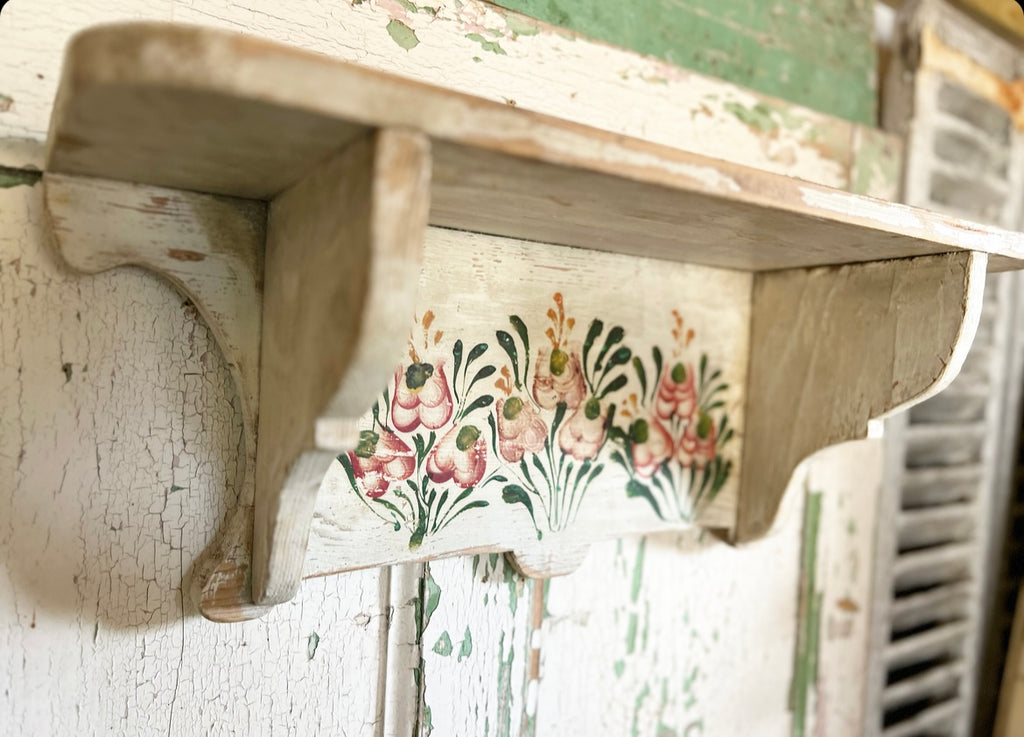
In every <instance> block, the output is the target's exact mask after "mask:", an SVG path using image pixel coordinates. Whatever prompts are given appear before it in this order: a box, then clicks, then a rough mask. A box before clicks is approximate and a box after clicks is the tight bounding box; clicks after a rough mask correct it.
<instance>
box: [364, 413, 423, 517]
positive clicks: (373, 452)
mask: <svg viewBox="0 0 1024 737" xmlns="http://www.w3.org/2000/svg"><path fill="white" fill-rule="evenodd" d="M349 462H350V463H351V464H352V473H353V475H354V476H355V479H356V485H357V486H358V487H359V489H360V491H362V492H363V493H364V494H366V496H368V497H370V498H371V499H379V498H380V497H382V496H384V494H385V493H386V492H387V490H388V489H389V488H390V487H391V484H393V483H395V482H397V481H405V480H406V479H407V478H409V477H410V476H412V472H413V471H415V470H416V462H415V460H414V458H413V452H412V448H410V447H409V446H408V445H406V444H405V443H403V442H402V440H401V439H400V438H399V437H398V436H397V435H395V434H394V433H393V432H390V431H389V430H387V429H383V428H382V429H381V431H380V432H374V431H373V430H363V431H362V432H361V433H359V445H358V446H356V449H355V451H354V452H353V453H351V454H350V456H349Z"/></svg>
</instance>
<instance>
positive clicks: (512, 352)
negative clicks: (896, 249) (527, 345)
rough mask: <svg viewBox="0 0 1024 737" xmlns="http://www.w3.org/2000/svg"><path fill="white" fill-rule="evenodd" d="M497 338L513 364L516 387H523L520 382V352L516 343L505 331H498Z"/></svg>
mask: <svg viewBox="0 0 1024 737" xmlns="http://www.w3.org/2000/svg"><path fill="white" fill-rule="evenodd" d="M495 336H496V337H497V338H498V345H500V346H501V347H502V350H504V351H505V353H507V354H508V360H509V361H511V362H512V374H513V375H514V376H515V379H516V386H517V387H518V386H522V384H521V383H520V381H519V350H518V349H517V348H516V342H515V341H514V340H512V336H511V335H509V334H508V333H506V332H505V331H504V330H499V331H497V332H496V333H495Z"/></svg>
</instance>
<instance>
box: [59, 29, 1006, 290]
mask: <svg viewBox="0 0 1024 737" xmlns="http://www.w3.org/2000/svg"><path fill="white" fill-rule="evenodd" d="M381 127H398V128H412V129H418V130H421V131H424V132H425V133H426V134H427V135H428V136H429V137H430V139H431V145H432V153H433V156H432V158H433V175H432V184H431V213H430V222H431V224H433V225H438V226H444V227H453V228H461V229H465V230H472V231H477V232H483V233H490V234H493V235H503V236H510V237H516V238H522V239H527V240H534V241H542V242H546V243H553V244H560V245H568V246H578V247H584V248H596V249H600V250H608V251H616V252H620V253H628V254H634V255H642V256H651V257H656V258H665V259H671V260H677V261H687V262H692V263H700V264H705V265H709V266H720V267H727V268H736V269H744V270H753V271H763V270H772V269H781V268H792V267H808V266H821V265H830V264H842V263H852V262H862V261H875V260H881V259H889V258H905V257H910V256H919V255H923V254H929V253H944V252H949V251H955V250H961V249H967V250H974V251H982V252H985V253H988V254H991V256H992V258H991V259H990V265H991V266H992V267H994V268H998V269H1012V268H1021V267H1024V234H1021V233H1011V232H1007V231H1003V230H1000V229H997V228H992V227H989V226H984V225H977V224H974V223H968V222H964V221H962V220H959V219H956V218H952V217H949V216H945V215H941V214H937V213H933V212H927V211H923V210H918V209H914V208H911V207H907V206H904V205H899V204H893V203H888V202H883V201H880V200H874V199H871V198H867V197H860V196H856V195H851V194H848V193H846V192H842V191H839V190H835V189H831V188H828V187H822V186H819V185H815V184H811V183H807V182H803V181H800V180H797V179H793V178H790V177H786V176H781V175H777V174H772V173H768V172H764V171H761V170H757V169H752V168H748V167H744V166H738V165H735V164H731V163H727V162H724V161H720V160H717V159H712V158H708V157H705V156H700V155H696V154H693V153H688V152H685V151H681V150H678V149H674V148H671V147H666V146H662V145H657V144H652V143H649V142H645V141H641V140H637V139H633V138H628V137H625V136H620V135H616V134H613V133H609V132H607V131H602V130H597V129H593V128H588V127H585V126H581V125H578V124H574V123H570V122H566V121H563V120H559V119H556V118H551V117H547V116H543V115H538V114H536V113H531V112H529V111H526V110H522V109H519V108H514V107H511V106H508V105H502V104H500V103H496V102H491V101H488V100H482V99H479V98H475V97H472V96H468V95H463V94H460V93H456V92H452V91H449V90H445V89H441V88H437V87H433V86H429V85H424V84H421V83H418V82H414V81H410V80H407V79H404V78H401V77H396V76H392V75H388V74H384V73H381V72H377V71H373V70H369V69H365V68H363V67H359V66H356V65H353V64H348V63H344V62H340V61H337V60H334V59H331V58H329V57H326V56H321V55H318V54H313V53H310V52H306V51H300V50H296V49H293V48H290V47H288V46H283V45H280V44H275V43H270V42H266V41H262V40H259V39H254V38H251V37H248V36H243V35H238V34H234V33H229V32H225V31H218V30H212V29H205V28H196V27H191V26H180V25H166V24H150V23H133V24H119V25H112V26H100V27H97V28H93V29H90V30H87V31H85V32H83V33H81V34H79V35H78V36H76V37H75V38H74V39H73V40H72V42H71V44H70V46H69V48H68V51H67V56H66V59H65V68H64V73H63V78H62V80H61V85H60V89H59V92H58V96H57V102H56V105H55V108H54V113H53V118H52V120H51V128H50V138H49V152H48V159H47V170H48V171H53V172H59V173H64V174H74V175H79V176H90V177H100V178H105V179H114V180H122V181H130V182H137V183H142V184H150V185H159V186H166V187H173V188H178V189H185V190H192V191H197V192H208V193H214V194H222V195H231V196H236V197H245V198H252V199H270V198H273V197H274V196H275V195H277V194H278V193H280V192H282V191H283V190H285V189H287V188H288V187H289V186H291V185H292V184H294V183H295V182H297V181H298V180H299V179H300V178H301V177H302V176H303V175H304V174H305V173H306V172H308V171H309V170H311V169H312V168H313V166H314V165H316V164H317V163H318V162H320V161H322V160H324V159H325V158H326V157H328V156H329V155H331V154H333V153H335V152H336V151H338V150H340V149H341V148H343V147H344V146H345V145H346V144H348V143H349V142H351V141H353V140H354V139H356V138H357V137H359V136H361V135H365V134H366V133H367V132H369V131H370V130H372V129H375V128H381Z"/></svg>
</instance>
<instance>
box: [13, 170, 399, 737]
mask: <svg viewBox="0 0 1024 737" xmlns="http://www.w3.org/2000/svg"><path fill="white" fill-rule="evenodd" d="M179 204H181V205H182V206H184V204H185V203H179ZM46 218H47V215H46V210H45V209H44V202H43V187H42V185H41V184H38V183H37V184H36V185H31V184H24V185H18V186H14V187H8V188H0V299H2V300H3V304H4V309H3V310H2V311H0V346H2V348H0V408H2V409H0V416H2V417H3V418H4V420H3V431H2V432H0V474H2V477H3V479H4V481H3V482H0V519H2V520H3V522H2V523H0V560H2V561H3V563H2V570H3V573H2V574H0V609H2V611H3V616H2V618H0V622H2V623H0V643H2V645H0V710H2V712H3V714H4V720H3V723H4V731H7V732H11V733H16V734H21V735H31V736H33V737H34V736H35V735H39V736H40V737H42V736H43V735H49V734H54V733H71V732H79V733H83V734H100V733H104V732H111V731H112V732H116V733H124V734H136V735H156V734H164V735H165V734H173V735H191V734H217V733H222V734H227V733H229V732H230V731H232V730H235V729H239V728H240V727H239V725H244V727H241V728H242V729H245V730H247V731H252V732H254V733H260V734H270V733H277V732H279V731H281V732H283V731H287V730H293V731H295V732H297V733H300V734H316V733H317V732H322V731H324V725H330V727H331V729H333V730H336V731H338V732H348V733H350V734H361V733H364V730H365V725H366V724H370V723H373V722H374V720H375V719H377V717H378V713H377V709H378V703H377V693H378V682H377V678H376V669H377V667H378V664H379V663H380V662H381V661H379V660H378V650H379V642H380V639H381V637H382V633H386V630H387V612H386V609H381V606H380V597H379V588H378V582H379V579H380V576H379V572H378V571H368V572H365V573H358V574H353V575H352V576H349V577H345V578H336V579H323V580H321V581H313V582H309V583H308V584H307V586H306V587H305V589H304V596H303V599H302V600H301V601H296V602H294V603H293V604H291V605H289V606H287V607H285V608H284V609H281V610H279V611H278V612H271V613H270V614H268V615H267V616H266V617H265V618H264V619H262V620H259V621H254V622H249V623H243V624H239V625H235V626H231V627H214V626H213V625H211V624H210V623H208V622H206V621H205V620H203V619H202V618H201V617H199V616H198V612H197V611H196V608H195V606H194V605H193V604H192V602H191V600H190V598H189V596H188V585H189V580H190V577H191V575H192V573H193V571H194V565H195V562H196V560H197V558H198V556H199V555H200V554H201V552H202V551H203V550H204V548H205V547H206V546H207V545H208V544H209V543H210V542H211V540H213V539H214V537H215V535H216V532H217V529H218V528H219V527H220V524H221V520H223V519H224V518H225V516H226V515H228V514H230V513H231V511H232V510H234V509H235V507H236V505H237V504H238V501H239V499H238V493H239V489H238V487H237V485H236V481H237V479H238V478H239V477H240V476H242V474H243V471H244V469H243V465H244V464H243V463H242V459H243V453H242V452H241V451H242V449H244V435H243V426H242V417H243V415H242V412H241V401H240V398H239V394H238V392H237V391H236V385H235V383H234V381H233V379H232V376H231V372H230V370H229V367H228V365H227V363H226V361H225V360H224V358H223V357H222V356H221V353H220V351H219V350H218V348H217V344H216V343H215V341H214V340H213V337H212V335H211V334H210V332H209V331H208V329H207V328H206V327H205V325H204V322H203V321H202V320H201V319H200V318H199V316H198V314H197V310H196V307H195V306H194V305H192V304H191V303H189V302H187V301H186V300H185V299H183V297H182V296H181V294H179V293H178V292H177V291H176V290H175V289H173V288H172V287H171V286H170V285H169V284H167V283H166V282H164V281H163V280H161V279H158V278H155V277H153V276H151V275H148V274H146V273H145V272H143V271H142V270H140V269H119V270H116V271H114V272H110V273H104V274H99V275H97V276H94V277H90V278H88V279H83V278H82V277H81V276H80V275H76V274H73V273H71V272H70V271H69V270H67V269H66V267H64V266H62V265H61V263H60V262H59V261H58V259H57V257H56V254H55V252H54V250H53V248H52V246H51V244H50V242H49V240H48V236H47V235H46V229H47V224H46ZM314 634H316V635H317V637H313V635H314ZM311 643H312V644H311ZM342 673H345V674H346V675H344V676H342V675H341V674H342ZM367 674H369V675H367ZM58 683H59V684H60V685H57V684H58ZM327 683H329V684H331V685H330V687H327V688H325V686H324V684H327ZM339 693H344V694H346V695H347V697H346V699H345V700H344V702H342V701H340V700H339ZM41 694H46V695H45V696H42V695H41ZM226 725H230V727H229V726H226Z"/></svg>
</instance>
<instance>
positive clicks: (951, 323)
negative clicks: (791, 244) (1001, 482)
mask: <svg viewBox="0 0 1024 737" xmlns="http://www.w3.org/2000/svg"><path fill="white" fill-rule="evenodd" d="M984 276H985V256H984V255H980V254H974V255H971V254H949V255H942V256H929V257H923V258H917V259H907V260H905V261H892V262H883V263H872V264H864V265H851V266H842V267H838V268H820V269H802V270H793V271H782V272H776V273H769V274H759V275H757V276H756V277H755V281H754V296H753V307H752V315H753V317H752V327H751V347H750V378H749V381H748V385H747V425H746V439H745V447H744V457H743V470H742V471H741V478H740V500H739V508H738V513H737V522H736V524H737V527H736V532H735V538H736V540H737V541H743V540H748V539H752V538H756V537H758V536H760V535H763V534H764V533H765V532H766V531H767V529H768V528H769V527H770V525H771V523H772V520H773V519H774V517H775V513H776V511H777V509H778V505H779V502H780V500H781V492H782V490H784V489H785V487H786V483H787V481H788V480H789V477H790V475H791V474H792V472H793V469H794V468H795V467H796V465H797V464H798V463H799V462H800V461H801V460H803V459H804V458H806V457H807V456H808V455H810V454H811V453H813V452H814V451H815V450H818V449H819V448H822V447H825V446H826V445H832V444H835V443H839V442H842V441H844V440H852V439H855V438H861V437H864V436H865V435H866V433H867V423H868V420H870V419H875V418H879V417H882V416H884V415H886V414H889V413H892V412H894V411H896V410H898V409H900V408H902V407H905V406H907V405H908V404H910V403H914V402H917V401H921V400H923V399H925V398H927V397H928V396H931V395H933V394H935V393H936V392H938V391H940V390H941V389H942V388H943V387H945V386H946V385H947V384H948V383H949V382H951V381H952V380H953V378H954V377H955V376H956V374H957V372H958V371H959V370H960V366H961V365H962V364H963V361H964V358H965V356H966V353H967V350H968V348H969V347H970V344H971V341H972V340H973V338H974V331H975V329H976V328H977V324H978V318H979V315H980V312H981V303H982V297H983V293H984V288H985V280H984ZM781 428H786V431H785V432H784V433H780V429H781Z"/></svg>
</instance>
